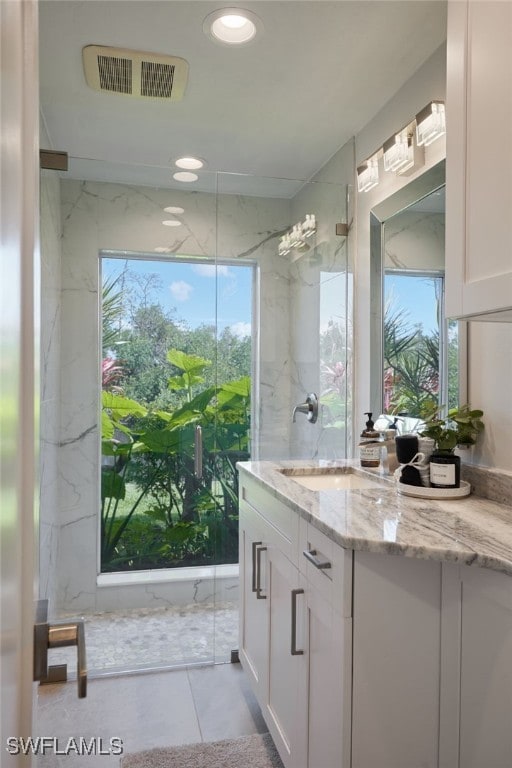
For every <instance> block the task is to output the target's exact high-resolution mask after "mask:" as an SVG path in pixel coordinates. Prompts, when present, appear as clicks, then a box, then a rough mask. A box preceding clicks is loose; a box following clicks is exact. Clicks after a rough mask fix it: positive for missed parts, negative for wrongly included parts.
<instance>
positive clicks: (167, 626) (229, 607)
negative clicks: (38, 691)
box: [49, 602, 238, 676]
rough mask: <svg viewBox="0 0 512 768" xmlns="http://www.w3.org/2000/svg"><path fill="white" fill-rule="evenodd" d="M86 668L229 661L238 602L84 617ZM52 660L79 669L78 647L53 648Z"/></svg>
mask: <svg viewBox="0 0 512 768" xmlns="http://www.w3.org/2000/svg"><path fill="white" fill-rule="evenodd" d="M78 618H81V619H83V620H84V622H85V644H86V653H87V668H88V670H89V672H90V674H91V675H92V676H94V675H95V674H98V673H100V674H101V673H104V672H115V671H125V670H133V669H150V668H154V667H162V666H163V667H172V666H176V665H184V664H192V663H197V662H212V661H215V662H226V661H229V660H230V656H231V650H232V649H233V648H237V647H238V605H237V603H235V602H223V603H220V602H216V603H214V604H211V605H204V604H202V603H199V604H198V603H192V604H190V605H183V606H175V607H159V608H145V609H142V608H138V609H124V610H118V611H113V612H108V613H107V612H105V613H96V614H90V615H85V616H76V614H74V615H73V616H67V615H63V616H61V617H59V619H58V621H65V620H66V619H68V620H74V621H76V620H77V619H78ZM49 663H50V664H63V663H65V664H68V669H69V670H70V675H71V674H73V671H74V670H75V668H76V649H75V648H58V649H52V650H50V652H49Z"/></svg>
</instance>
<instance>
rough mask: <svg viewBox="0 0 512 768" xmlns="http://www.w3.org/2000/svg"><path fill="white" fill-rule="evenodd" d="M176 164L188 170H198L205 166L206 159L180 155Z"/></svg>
mask: <svg viewBox="0 0 512 768" xmlns="http://www.w3.org/2000/svg"><path fill="white" fill-rule="evenodd" d="M174 165H177V166H178V168H186V170H187V171H197V170H198V169H199V168H202V167H203V165H204V161H203V160H200V159H199V158H198V157H179V158H178V159H177V160H175V161H174Z"/></svg>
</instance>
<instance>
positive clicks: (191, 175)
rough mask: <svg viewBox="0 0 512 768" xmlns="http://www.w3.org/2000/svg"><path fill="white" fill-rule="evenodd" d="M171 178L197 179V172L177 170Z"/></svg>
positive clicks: (178, 179)
mask: <svg viewBox="0 0 512 768" xmlns="http://www.w3.org/2000/svg"><path fill="white" fill-rule="evenodd" d="M172 177H173V179H176V181H186V182H191V181H197V180H198V178H199V176H198V175H197V173H192V172H191V171H178V172H177V173H173V175H172Z"/></svg>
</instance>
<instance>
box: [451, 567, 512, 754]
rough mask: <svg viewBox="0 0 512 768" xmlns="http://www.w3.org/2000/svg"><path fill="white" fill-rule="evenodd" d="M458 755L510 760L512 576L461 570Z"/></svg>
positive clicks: (511, 744)
mask: <svg viewBox="0 0 512 768" xmlns="http://www.w3.org/2000/svg"><path fill="white" fill-rule="evenodd" d="M461 632H462V643H461V688H460V697H461V700H460V758H459V765H461V766H464V768H482V766H485V768H505V766H511V765H512V578H511V577H510V576H506V575H504V574H500V573H494V572H492V571H486V570H484V569H481V568H464V569H462V630H461Z"/></svg>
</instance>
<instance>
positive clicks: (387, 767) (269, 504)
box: [239, 472, 512, 768]
mask: <svg viewBox="0 0 512 768" xmlns="http://www.w3.org/2000/svg"><path fill="white" fill-rule="evenodd" d="M288 492H289V491H288ZM348 493H350V492H348ZM333 498H334V497H333ZM343 498H345V496H343ZM297 499H298V501H297V504H299V505H300V504H301V501H300V499H301V497H300V496H298V497H297ZM388 500H389V503H390V505H391V506H392V505H393V503H394V501H393V497H388ZM371 502H372V500H371V499H368V504H370V505H371ZM307 503H308V505H309V504H311V506H312V508H313V510H315V504H316V505H317V507H316V509H317V510H318V514H319V516H320V514H324V515H325V516H326V517H327V513H326V512H325V505H326V504H328V499H325V500H324V503H323V504H324V506H322V503H321V500H315V502H314V503H313V502H312V500H311V498H309V499H307ZM337 503H339V504H340V506H341V505H342V503H344V502H342V501H339V502H337ZM345 503H346V504H347V505H350V504H351V503H352V504H353V505H355V507H356V508H357V514H358V517H359V523H358V530H360V531H362V532H364V531H365V525H366V526H367V525H368V521H367V520H366V519H365V517H364V516H365V514H366V512H365V499H364V497H363V498H362V499H361V497H360V496H354V497H353V501H352V502H351V501H349V500H348V497H347V500H346V502H345ZM378 503H379V505H380V504H381V500H380V499H379V500H378ZM457 503H461V504H464V502H463V501H461V502H457ZM374 506H375V505H374ZM453 509H454V510H455V507H454V508H453ZM372 511H373V513H374V514H375V510H374V509H373V510H370V513H371V512H372ZM430 512H432V514H433V515H434V516H433V526H432V528H435V526H436V525H438V526H439V525H440V520H441V516H442V514H444V512H443V511H442V510H438V512H437V514H436V513H435V511H434V510H429V509H427V510H425V509H423V508H422V509H421V510H420V512H419V515H418V520H419V521H425V524H426V526H427V527H426V531H427V536H431V535H432V534H431V533H430V530H431V526H430V523H429V517H428V516H429V513H430ZM450 512H451V510H450V511H447V512H446V514H450ZM390 514H391V510H390ZM402 514H404V510H403V509H402ZM454 514H456V513H455V511H454ZM329 519H332V520H333V521H334V522H335V524H337V519H336V513H335V512H334V511H331V512H330V513H329ZM461 524H462V518H461ZM496 524H497V523H496ZM319 525H321V523H320V520H319ZM342 526H343V527H346V526H347V520H346V519H345V520H344V522H342V523H340V525H339V528H341V527H342ZM334 535H335V534H334V531H333V536H334ZM336 535H341V534H340V533H339V531H338V533H337V534H336ZM343 535H345V534H343ZM357 535H358V536H359V539H360V541H361V542H362V544H363V546H365V543H364V533H362V534H361V533H360V534H357ZM421 536H422V534H421V529H420V525H419V523H418V543H417V544H415V545H414V546H415V547H416V549H415V550H414V551H415V552H416V553H417V556H415V555H414V553H413V552H412V551H410V552H408V553H407V554H411V556H405V554H406V553H403V554H398V553H395V554H392V553H391V552H389V553H388V550H387V549H385V551H384V552H378V551H365V550H355V551H352V550H351V549H345V548H343V547H341V546H339V545H338V544H337V543H336V542H335V541H334V540H333V538H332V537H331V536H329V535H326V534H325V533H324V532H323V531H321V530H319V529H318V528H317V527H316V526H315V525H313V524H312V523H309V522H307V520H306V518H305V517H304V516H302V514H299V512H297V511H296V509H294V507H293V506H292V503H290V506H288V505H287V504H285V503H283V502H281V501H279V500H278V499H277V498H276V497H275V496H274V495H273V494H272V492H271V491H270V490H265V486H264V485H261V484H259V483H258V482H257V481H256V480H253V479H252V477H251V476H250V475H249V473H245V472H241V478H240V573H241V581H242V583H241V594H242V599H241V605H240V645H239V653H240V660H241V662H242V665H243V667H244V669H245V671H246V673H247V675H248V677H249V679H250V681H251V683H252V687H253V689H254V691H255V693H256V696H257V698H258V702H259V704H260V706H261V709H262V713H263V716H264V718H265V721H266V723H267V725H268V728H269V731H270V733H271V735H272V738H273V739H274V742H275V744H276V746H277V748H278V750H279V753H280V755H281V758H282V760H283V762H284V764H285V767H286V768H484V767H485V768H510V767H511V766H512V576H509V575H505V574H502V573H499V572H497V571H492V570H488V569H486V568H481V567H477V566H475V565H473V566H467V565H459V564H457V563H456V562H450V560H452V559H455V560H456V559H457V557H458V556H459V553H460V545H459V544H458V543H456V545H455V549H454V550H453V552H452V551H451V550H449V549H447V550H446V560H447V562H444V561H440V560H439V559H429V544H428V539H427V544H425V545H424V544H422V539H421ZM382 544H384V546H385V547H386V548H387V547H388V546H389V541H388V540H387V539H386V540H381V541H380V545H381V546H382ZM366 546H368V547H371V546H373V547H375V546H377V540H376V538H375V534H374V538H372V539H370V538H368V539H367V542H366ZM412 546H413V545H412V544H411V547H412ZM468 547H469V544H468ZM475 547H476V549H475V550H472V549H468V552H471V551H474V554H475V556H476V555H477V553H478V548H479V543H478V540H477V539H475ZM487 547H488V542H487V541H483V542H482V551H485V550H486V548H487ZM438 556H439V551H438V550H435V551H434V550H433V551H432V557H433V558H435V557H438ZM462 556H463V557H466V556H467V555H466V554H465V553H462Z"/></svg>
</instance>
